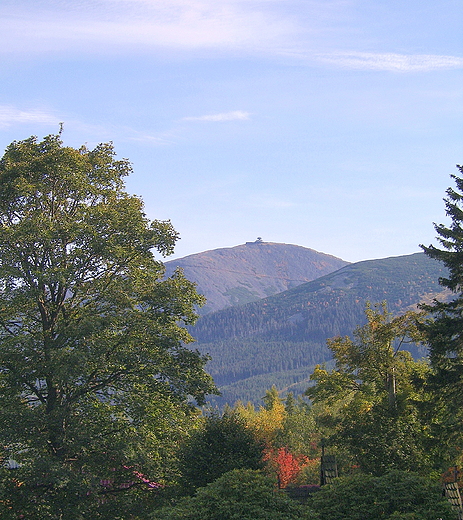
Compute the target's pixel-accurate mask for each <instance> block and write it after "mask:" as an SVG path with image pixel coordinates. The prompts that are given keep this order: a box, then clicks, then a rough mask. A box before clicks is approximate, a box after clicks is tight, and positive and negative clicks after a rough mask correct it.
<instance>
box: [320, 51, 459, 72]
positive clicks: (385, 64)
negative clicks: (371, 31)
mask: <svg viewBox="0 0 463 520" xmlns="http://www.w3.org/2000/svg"><path fill="white" fill-rule="evenodd" d="M315 58H316V59H317V60H320V61H323V62H326V63H331V64H333V65H336V66H340V67H345V68H350V69H359V70H378V71H380V70H383V71H392V72H423V71H432V70H438V69H455V68H462V67H463V58H460V57H458V56H440V55H435V54H410V55H407V54H393V53H373V52H339V53H332V54H321V55H317V56H316V57H315Z"/></svg>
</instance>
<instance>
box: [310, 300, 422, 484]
mask: <svg viewBox="0 0 463 520" xmlns="http://www.w3.org/2000/svg"><path fill="white" fill-rule="evenodd" d="M366 317H367V323H366V324H365V325H363V326H361V327H358V328H357V329H356V330H355V331H354V334H353V338H350V337H337V338H333V339H331V340H328V347H329V348H330V350H331V351H332V352H333V356H334V359H335V361H336V366H335V368H334V369H333V370H331V371H327V370H326V369H325V368H323V367H320V366H318V367H317V368H316V369H315V371H314V373H313V374H312V376H311V379H312V380H313V381H315V383H316V384H315V386H313V387H310V388H309V389H308V390H307V391H306V394H307V395H308V396H309V397H310V398H311V399H312V400H313V402H314V403H315V407H318V408H319V409H320V408H322V405H323V404H327V405H328V408H329V409H330V412H329V413H330V414H332V413H333V410H337V414H336V417H334V418H333V417H332V420H331V424H330V421H326V420H325V419H326V418H325V417H324V415H325V414H324V412H322V413H319V414H318V421H319V424H320V425H321V426H323V425H325V426H329V428H328V430H327V433H328V435H329V437H330V439H329V440H330V442H331V444H333V443H334V444H336V445H337V446H341V447H344V448H346V449H347V450H348V451H349V453H350V454H351V455H352V456H353V457H354V461H355V462H356V463H357V464H360V466H361V468H362V469H363V470H365V471H367V472H371V473H373V474H382V473H384V472H385V471H387V470H388V469H392V468H399V469H411V468H416V467H418V466H420V467H421V468H425V467H428V465H429V460H428V458H429V457H428V455H429V452H428V451H427V449H426V446H427V444H426V443H427V441H428V438H427V434H426V425H425V424H424V423H423V422H422V420H421V415H420V404H421V403H422V402H423V401H425V400H426V399H428V397H429V396H428V395H427V394H426V392H424V391H423V382H424V380H425V379H426V375H427V373H428V372H429V368H428V366H427V365H426V364H425V363H424V362H417V361H414V360H413V358H412V356H411V354H410V352H408V351H407V350H404V348H403V347H404V345H405V344H406V343H407V342H417V341H420V340H422V339H423V338H422V335H421V333H420V332H419V330H418V327H417V323H418V321H419V318H420V316H419V315H418V314H416V313H414V312H408V313H406V314H404V315H402V316H398V317H393V316H392V315H391V314H390V313H389V312H388V311H387V308H386V305H385V304H382V305H377V306H375V307H371V306H367V308H366ZM333 419H334V420H333Z"/></svg>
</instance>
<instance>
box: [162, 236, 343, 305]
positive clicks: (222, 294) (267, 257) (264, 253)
mask: <svg viewBox="0 0 463 520" xmlns="http://www.w3.org/2000/svg"><path fill="white" fill-rule="evenodd" d="M348 263H349V262H346V261H345V260H342V259H340V258H337V257H335V256H333V255H329V254H326V253H321V252H319V251H315V250H314V249H310V248H306V247H303V246H298V245H294V244H283V243H276V242H264V241H262V240H259V239H258V240H256V241H255V242H246V243H245V244H240V245H238V246H233V247H229V248H219V249H212V250H208V251H204V252H202V253H196V254H193V255H188V256H186V257H183V258H178V259H175V260H170V261H168V262H165V266H166V275H167V276H170V275H171V274H172V273H173V272H174V270H175V269H176V268H177V267H180V268H181V269H182V270H183V272H184V274H185V276H186V277H187V278H188V279H189V280H190V281H192V282H195V283H196V284H197V288H198V292H199V293H201V294H204V295H205V296H206V299H207V303H206V305H205V307H203V308H202V309H200V310H199V313H200V314H202V315H204V314H207V313H210V312H214V311H217V310H221V309H223V308H226V307H231V306H235V305H241V304H245V303H249V302H252V301H257V300H259V299H261V298H264V297H266V296H270V295H273V294H277V293H279V292H282V291H285V290H287V289H290V288H292V287H296V286H297V285H300V284H302V283H305V282H308V281H311V280H314V279H316V278H319V277H320V276H323V275H325V274H328V273H331V272H333V271H336V270H337V269H339V268H340V267H343V266H344V265H348Z"/></svg>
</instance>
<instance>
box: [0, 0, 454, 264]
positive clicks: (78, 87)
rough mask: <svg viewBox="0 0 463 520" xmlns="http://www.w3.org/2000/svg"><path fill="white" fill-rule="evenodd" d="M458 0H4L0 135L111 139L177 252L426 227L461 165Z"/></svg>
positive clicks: (346, 239) (361, 239)
mask: <svg viewBox="0 0 463 520" xmlns="http://www.w3.org/2000/svg"><path fill="white" fill-rule="evenodd" d="M462 22H463V3H461V2H460V0H458V1H457V0H440V1H439V2H436V1H435V0H419V1H418V0H408V1H403V0H401V1H398V0H333V1H331V0H323V1H318V0H316V1H312V0H304V1H299V0H222V1H219V0H215V1H213V0H189V1H186V0H73V1H71V0H69V1H68V0H1V2H0V24H1V25H0V60H1V66H0V148H1V149H2V150H4V148H5V147H6V146H7V145H8V144H9V143H10V142H11V141H13V140H21V139H25V138H27V137H29V136H30V135H37V136H38V137H40V138H41V137H43V136H44V135H47V134H50V133H56V132H57V131H58V129H59V123H60V122H64V133H63V140H64V142H65V144H67V145H70V146H80V145H81V144H83V143H86V144H87V145H88V146H89V147H93V146H95V145H96V144H97V143H99V142H102V141H113V142H114V145H115V149H116V152H117V153H118V155H119V156H121V157H127V158H129V159H130V160H131V162H132V163H133V168H134V173H133V175H132V176H130V177H129V178H128V180H127V187H128V190H129V191H130V192H132V193H136V194H138V195H140V196H142V198H143V199H144V201H145V206H146V213H147V215H148V216H149V217H150V218H152V219H162V220H165V219H170V220H171V221H172V223H173V224H174V226H175V228H176V229H177V230H178V231H179V233H180V236H181V240H180V241H179V242H178V245H177V248H176V254H175V256H177V257H178V256H185V255H188V254H192V253H196V252H200V251H204V250H207V249H215V248H219V247H229V246H234V245H237V244H241V243H244V242H246V241H252V240H255V239H256V238H257V237H262V238H263V239H264V240H265V241H271V242H286V243H292V244H298V245H302V246H306V247H310V248H313V249H316V250H318V251H322V252H325V253H329V254H332V255H335V256H338V257H341V258H343V259H345V260H348V261H359V260H365V259H370V258H382V257H387V256H396V255H402V254H409V253H413V252H416V251H418V250H419V246H418V245H419V244H420V243H425V244H429V243H430V242H433V241H434V237H435V231H434V229H433V226H432V223H433V222H445V213H444V204H443V201H442V198H443V197H444V195H445V193H444V192H445V189H446V188H447V187H448V186H449V185H451V180H450V178H449V175H450V174H452V173H456V171H457V170H456V168H455V164H457V163H458V164H460V163H463V88H462V85H463V81H462V80H463V74H462V70H463V38H462V33H461V26H462Z"/></svg>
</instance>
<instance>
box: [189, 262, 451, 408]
mask: <svg viewBox="0 0 463 520" xmlns="http://www.w3.org/2000/svg"><path fill="white" fill-rule="evenodd" d="M446 274H447V273H446V270H445V268H444V266H443V265H442V264H441V263H440V262H437V261H435V260H432V259H430V258H428V257H427V256H426V255H425V254H424V253H416V254H413V255H407V256H400V257H392V258H385V259H380V260H368V261H363V262H358V263H355V264H350V265H346V266H344V267H342V268H341V269H339V270H338V271H336V272H333V273H330V274H328V275H326V276H322V277H320V278H318V279H316V280H314V281H311V282H308V283H305V284H301V285H299V286H297V287H295V288H292V289H290V290H287V291H284V292H282V293H279V294H276V295H273V296H270V297H267V298H264V299H262V300H259V301H257V302H252V303H248V304H246V305H241V306H236V307H230V308H227V309H223V310H221V311H218V312H214V313H212V314H208V315H206V316H203V317H201V318H200V319H199V321H198V323H197V325H195V327H193V328H192V330H191V332H192V334H193V336H194V337H195V338H196V339H197V341H198V343H197V345H196V346H197V348H198V349H199V350H200V351H202V352H205V353H209V354H210V355H211V356H212V361H211V362H210V363H209V364H208V366H207V370H208V371H209V372H210V373H211V374H212V375H213V377H214V379H215V380H216V383H217V384H218V386H219V387H220V388H221V391H222V393H223V398H222V401H228V402H229V403H233V402H234V401H235V400H236V399H242V400H248V399H250V400H254V401H255V400H256V399H258V398H259V397H260V396H262V395H264V393H265V390H266V389H268V388H270V387H271V385H272V384H275V385H276V386H277V388H279V389H283V388H289V387H291V389H294V390H296V391H299V390H301V391H302V390H303V389H305V388H306V387H307V385H308V376H309V375H310V373H311V372H312V370H313V366H314V365H315V364H317V363H322V362H324V361H328V360H329V359H330V352H329V351H328V349H327V348H326V339H327V338H331V337H334V336H339V335H340V336H343V335H351V334H352V332H353V330H354V329H355V328H356V327H357V326H359V325H363V324H364V323H365V321H366V320H365V315H364V310H365V305H366V303H367V302H371V303H372V304H374V303H379V302H382V301H386V302H387V304H388V308H389V310H390V311H391V312H392V313H394V314H400V313H402V312H405V311H406V310H408V309H412V308H416V305H417V304H418V303H420V302H424V301H429V300H430V299H432V298H434V297H436V296H438V297H440V298H445V297H447V296H448V295H446V294H445V293H444V292H443V289H442V287H441V286H440V285H439V283H438V279H439V277H442V276H446ZM413 353H414V355H415V356H422V355H424V354H425V352H423V350H421V351H420V350H419V349H418V347H415V350H414V352H413Z"/></svg>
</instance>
